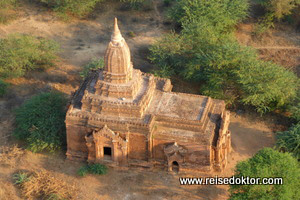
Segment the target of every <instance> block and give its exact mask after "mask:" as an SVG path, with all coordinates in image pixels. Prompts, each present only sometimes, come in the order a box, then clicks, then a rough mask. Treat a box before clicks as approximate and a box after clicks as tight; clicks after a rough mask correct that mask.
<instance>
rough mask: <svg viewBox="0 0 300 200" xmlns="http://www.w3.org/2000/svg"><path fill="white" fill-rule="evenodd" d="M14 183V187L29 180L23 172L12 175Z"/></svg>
mask: <svg viewBox="0 0 300 200" xmlns="http://www.w3.org/2000/svg"><path fill="white" fill-rule="evenodd" d="M13 179H14V181H15V182H14V183H15V184H16V185H20V184H23V183H24V182H26V181H28V180H29V177H28V174H27V173H25V172H18V173H16V174H14V175H13Z"/></svg>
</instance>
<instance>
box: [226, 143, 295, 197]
mask: <svg viewBox="0 0 300 200" xmlns="http://www.w3.org/2000/svg"><path fill="white" fill-rule="evenodd" d="M234 176H235V177H242V176H243V177H253V178H255V177H259V178H274V177H281V178H283V184H282V185H259V184H258V185H230V190H229V192H230V198H229V199H230V200H240V199H247V200H256V199H299V196H300V190H299V187H300V182H299V179H300V167H299V163H298V162H297V160H296V159H295V158H294V157H292V156H291V155H290V154H289V153H280V152H278V151H276V150H273V149H271V148H265V149H262V150H260V151H259V152H257V153H256V154H255V155H254V156H253V157H252V158H250V159H248V160H246V161H242V162H240V163H238V164H237V166H236V169H235V174H234Z"/></svg>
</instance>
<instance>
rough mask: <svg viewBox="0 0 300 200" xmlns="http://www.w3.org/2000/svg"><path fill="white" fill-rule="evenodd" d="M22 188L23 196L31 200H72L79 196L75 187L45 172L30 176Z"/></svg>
mask: <svg viewBox="0 0 300 200" xmlns="http://www.w3.org/2000/svg"><path fill="white" fill-rule="evenodd" d="M20 186H21V190H22V194H23V195H24V197H25V198H26V199H29V200H31V199H35V198H41V199H49V200H50V199H55V200H62V199H70V200H72V199H76V198H77V196H78V189H77V188H76V187H75V186H74V185H70V184H67V183H66V182H64V181H63V180H61V179H58V178H55V177H54V176H52V175H51V173H49V172H47V171H45V170H41V171H39V172H34V173H32V174H31V175H28V179H27V181H24V182H22V183H21V184H20Z"/></svg>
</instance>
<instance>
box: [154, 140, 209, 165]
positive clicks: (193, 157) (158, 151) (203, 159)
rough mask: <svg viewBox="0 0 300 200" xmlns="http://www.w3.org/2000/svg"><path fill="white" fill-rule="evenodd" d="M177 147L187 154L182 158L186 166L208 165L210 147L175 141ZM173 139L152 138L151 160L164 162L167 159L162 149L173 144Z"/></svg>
mask: <svg viewBox="0 0 300 200" xmlns="http://www.w3.org/2000/svg"><path fill="white" fill-rule="evenodd" d="M176 141H177V143H178V145H180V146H183V147H185V148H186V149H187V151H188V153H187V154H186V155H185V156H184V162H185V164H186V165H194V164H195V165H210V147H209V146H207V145H204V144H201V143H190V142H182V140H176ZM174 142H175V139H174V138H172V137H165V138H164V139H163V138H157V139H156V138H154V139H153V148H152V149H153V150H152V151H153V158H154V160H157V161H166V160H167V158H166V156H165V153H164V147H165V146H166V145H168V144H171V143H174Z"/></svg>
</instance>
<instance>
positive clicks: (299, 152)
mask: <svg viewBox="0 0 300 200" xmlns="http://www.w3.org/2000/svg"><path fill="white" fill-rule="evenodd" d="M276 139H277V140H276V147H277V148H278V149H279V150H281V151H284V152H290V153H292V154H293V155H294V156H295V157H296V158H297V159H298V160H300V123H297V124H295V125H293V126H292V127H290V128H289V130H287V131H284V132H278V133H277V135H276Z"/></svg>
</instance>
